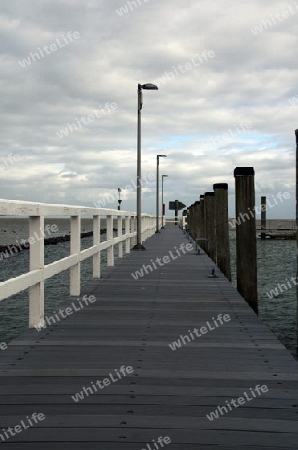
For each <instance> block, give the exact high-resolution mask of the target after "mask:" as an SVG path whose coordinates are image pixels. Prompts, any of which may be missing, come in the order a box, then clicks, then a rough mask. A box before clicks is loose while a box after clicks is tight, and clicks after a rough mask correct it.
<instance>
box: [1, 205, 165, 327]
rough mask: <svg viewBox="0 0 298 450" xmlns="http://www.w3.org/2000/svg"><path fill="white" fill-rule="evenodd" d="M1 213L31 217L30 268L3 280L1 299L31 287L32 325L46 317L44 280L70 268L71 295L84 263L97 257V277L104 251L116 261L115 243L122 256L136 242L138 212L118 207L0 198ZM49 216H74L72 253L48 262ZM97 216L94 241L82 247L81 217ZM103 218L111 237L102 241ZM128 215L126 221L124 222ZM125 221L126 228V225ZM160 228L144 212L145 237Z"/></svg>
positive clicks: (76, 290) (78, 288)
mask: <svg viewBox="0 0 298 450" xmlns="http://www.w3.org/2000/svg"><path fill="white" fill-rule="evenodd" d="M0 216H17V217H20V216H25V217H29V236H35V239H33V240H32V242H30V268H29V272H27V273H25V274H23V275H20V276H18V277H16V278H10V279H9V280H6V281H4V282H2V283H0V301H2V300H4V299H6V298H8V297H10V296H12V295H15V294H18V293H19V292H21V291H23V290H25V289H29V328H33V327H35V326H36V325H38V324H40V323H42V322H43V320H44V281H45V280H47V279H48V278H51V277H53V276H54V275H56V274H58V273H60V272H63V271H64V270H67V269H70V295H72V296H77V295H80V293H81V271H80V264H81V261H84V260H85V259H87V258H90V257H93V277H94V278H99V277H100V276H101V265H100V253H101V251H102V250H107V265H108V266H113V265H114V246H115V245H116V244H118V257H119V258H121V257H122V256H123V251H122V243H123V242H125V253H130V249H131V248H132V247H133V245H134V244H135V243H136V235H137V232H136V216H137V215H136V213H134V212H128V211H118V210H115V209H105V208H91V207H84V206H70V205H57V204H47V203H35V202H23V201H15V200H0ZM45 216H55V217H56V216H64V217H70V255H69V256H67V257H65V258H62V259H60V260H58V261H55V262H53V263H51V264H48V265H46V266H45V265H44V218H45ZM86 216H88V217H90V216H91V217H92V218H93V245H92V246H91V247H89V248H87V249H84V250H81V218H82V217H86ZM101 218H105V219H106V228H107V239H106V240H105V241H103V242H100V223H101ZM114 218H117V225H118V232H117V236H115V237H114V236H113V224H114ZM123 219H124V222H123ZM123 224H124V225H125V232H124V234H123V232H122V226H123ZM155 228H156V218H155V216H152V215H149V214H142V224H141V229H142V241H145V240H146V239H147V238H148V237H150V236H152V235H153V234H154V232H155Z"/></svg>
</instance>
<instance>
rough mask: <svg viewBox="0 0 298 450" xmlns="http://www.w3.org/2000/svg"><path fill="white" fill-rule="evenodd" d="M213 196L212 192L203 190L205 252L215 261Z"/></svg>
mask: <svg viewBox="0 0 298 450" xmlns="http://www.w3.org/2000/svg"><path fill="white" fill-rule="evenodd" d="M214 205H215V198H214V192H205V230H206V238H207V239H208V243H207V254H208V255H209V256H210V258H211V259H212V260H213V261H214V262H216V235H215V208H214Z"/></svg>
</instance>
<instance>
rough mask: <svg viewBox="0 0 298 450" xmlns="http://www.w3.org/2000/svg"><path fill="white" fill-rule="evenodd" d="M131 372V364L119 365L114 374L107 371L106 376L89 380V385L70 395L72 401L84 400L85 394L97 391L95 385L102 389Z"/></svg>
mask: <svg viewBox="0 0 298 450" xmlns="http://www.w3.org/2000/svg"><path fill="white" fill-rule="evenodd" d="M132 373H133V368H132V367H131V366H127V367H125V366H121V367H120V369H119V370H117V369H115V374H113V373H109V375H108V378H104V379H103V380H96V381H95V383H94V382H93V381H91V386H87V387H86V386H83V388H82V391H80V392H77V393H76V394H75V395H72V396H71V398H72V399H73V401H74V402H76V403H78V402H79V401H80V400H84V398H85V396H87V397H89V395H92V394H95V392H97V391H98V389H97V387H99V389H104V388H105V387H107V386H110V384H111V382H112V383H116V381H119V380H121V378H122V377H126V375H127V374H128V375H130V374H132ZM114 375H115V376H116V378H114ZM96 386H97V387H96Z"/></svg>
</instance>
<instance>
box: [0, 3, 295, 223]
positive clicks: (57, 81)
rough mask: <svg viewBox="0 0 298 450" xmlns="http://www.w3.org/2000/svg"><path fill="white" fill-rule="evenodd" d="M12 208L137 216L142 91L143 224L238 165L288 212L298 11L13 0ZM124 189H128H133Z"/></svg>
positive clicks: (7, 100)
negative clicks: (161, 202) (45, 206)
mask: <svg viewBox="0 0 298 450" xmlns="http://www.w3.org/2000/svg"><path fill="white" fill-rule="evenodd" d="M0 11H1V14H0V32H1V39H0V49H1V83H0V91H1V102H0V108H1V116H2V118H1V123H0V127H1V134H0V141H1V144H0V169H1V171H0V173H1V178H0V179H1V198H5V199H14V200H27V201H37V202H50V203H63V204H72V205H86V206H94V204H95V203H98V202H99V201H103V199H107V198H108V197H107V196H108V195H109V198H110V200H111V201H109V200H107V204H106V205H107V206H108V207H110V208H116V207H117V201H116V200H117V197H116V190H117V188H118V187H121V189H122V197H123V209H125V210H130V211H135V210H136V192H135V190H134V184H133V183H135V182H136V145H137V141H136V136H137V85H138V83H141V84H143V83H155V84H157V85H158V87H159V90H158V91H145V90H144V91H143V94H144V105H143V109H142V173H143V174H144V180H143V187H144V188H143V196H142V209H143V211H144V212H150V213H154V211H155V179H153V182H152V181H151V182H149V183H146V180H148V181H150V180H149V178H146V179H145V177H146V176H147V175H148V176H149V175H152V176H151V177H150V178H151V180H152V177H153V174H155V170H156V155H157V154H166V155H167V158H162V159H161V160H160V174H167V175H169V178H167V179H166V181H165V200H166V202H168V201H169V200H175V199H179V200H180V201H182V202H184V203H185V204H186V205H190V204H191V203H193V202H194V201H196V200H197V199H198V198H199V195H200V194H203V193H204V192H206V191H210V190H212V185H213V183H218V182H226V183H229V201H230V206H229V208H230V216H231V217H232V216H234V201H235V198H234V177H233V171H234V168H235V167H237V166H253V167H254V168H255V173H256V176H255V182H256V201H257V204H258V203H259V201H260V196H261V195H267V196H268V198H269V199H272V200H273V198H274V197H276V196H277V194H278V192H282V193H284V192H286V191H287V192H289V193H290V199H288V200H284V201H283V203H279V205H278V206H276V207H274V208H270V209H269V212H268V216H269V217H271V218H293V217H294V216H295V135H294V130H295V129H296V128H298V118H297V108H298V83H297V80H298V69H297V67H298V65H297V48H298V39H297V18H298V5H297V3H296V2H294V1H292V0H289V1H275V0H270V1H269V0H263V1H260V0H258V1H257V0H250V2H249V3H248V2H243V1H239V0H238V1H236V0H218V1H215V0H205V1H204V0H188V1H186V0H135V1H132V0H131V1H125V0H35V1H34V0H26V1H24V0H9V2H1V7H0ZM125 188H126V189H125Z"/></svg>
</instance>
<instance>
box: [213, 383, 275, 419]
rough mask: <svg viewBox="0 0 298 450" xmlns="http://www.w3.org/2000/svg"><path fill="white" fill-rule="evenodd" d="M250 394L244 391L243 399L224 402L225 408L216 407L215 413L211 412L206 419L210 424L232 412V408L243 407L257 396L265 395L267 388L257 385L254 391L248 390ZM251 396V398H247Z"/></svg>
mask: <svg viewBox="0 0 298 450" xmlns="http://www.w3.org/2000/svg"><path fill="white" fill-rule="evenodd" d="M249 390H250V392H249V394H247V392H246V391H245V392H244V393H243V397H238V398H237V399H234V398H232V400H230V401H228V400H226V405H227V406H218V407H217V408H216V410H215V411H211V413H210V414H207V415H206V417H207V418H208V420H210V422H212V421H213V420H215V419H218V418H219V417H220V416H219V414H220V415H221V416H223V415H224V414H227V413H228V412H230V411H232V409H233V408H239V406H242V405H244V404H245V403H247V402H251V401H252V400H253V399H255V398H257V394H258V395H259V396H260V395H262V394H265V393H266V392H268V391H269V389H268V386H266V384H264V385H263V386H260V385H259V384H257V385H256V386H255V388H254V389H252V388H249ZM249 395H251V397H250V396H249Z"/></svg>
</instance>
